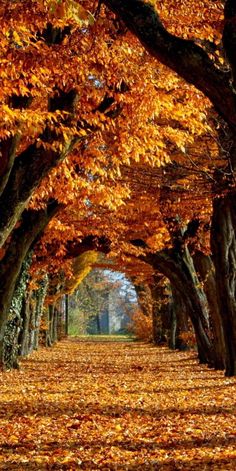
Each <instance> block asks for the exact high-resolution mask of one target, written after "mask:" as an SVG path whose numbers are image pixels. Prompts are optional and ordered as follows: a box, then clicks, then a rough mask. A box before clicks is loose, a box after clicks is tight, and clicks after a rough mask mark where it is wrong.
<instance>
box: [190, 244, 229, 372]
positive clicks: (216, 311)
mask: <svg viewBox="0 0 236 471" xmlns="http://www.w3.org/2000/svg"><path fill="white" fill-rule="evenodd" d="M193 260H194V265H195V267H196V270H197V271H198V273H199V276H200V280H201V282H202V283H203V284H204V291H205V293H206V296H207V299H208V306H209V319H210V330H211V334H212V337H213V346H214V350H215V355H214V362H215V364H214V366H215V368H216V369H218V370H224V369H225V342H224V332H223V325H222V319H221V315H220V306H219V302H218V296H217V287H216V279H215V268H214V265H213V262H212V260H211V257H210V256H208V255H205V254H204V253H202V252H200V251H199V250H198V251H196V252H195V254H194V255H193Z"/></svg>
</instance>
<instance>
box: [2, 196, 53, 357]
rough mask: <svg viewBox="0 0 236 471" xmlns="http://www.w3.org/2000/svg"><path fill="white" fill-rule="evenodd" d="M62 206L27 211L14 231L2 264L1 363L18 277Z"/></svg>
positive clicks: (51, 205)
mask: <svg viewBox="0 0 236 471" xmlns="http://www.w3.org/2000/svg"><path fill="white" fill-rule="evenodd" d="M59 208H60V206H59V205H58V203H56V202H54V203H52V204H49V205H48V207H47V209H45V210H40V211H31V210H30V211H26V212H25V213H24V216H23V219H22V223H21V226H20V227H19V228H18V229H16V230H15V231H14V233H13V236H12V239H11V244H10V245H9V247H8V249H7V251H6V253H5V256H4V257H3V259H2V260H1V264H0V312H1V317H0V363H1V364H2V362H3V339H4V333H5V328H6V324H7V321H8V317H9V310H10V306H11V302H12V298H13V293H14V290H15V285H16V281H17V278H18V276H19V274H20V271H21V267H22V264H23V261H24V260H25V258H26V255H27V253H28V251H29V250H30V249H31V248H32V246H33V245H34V243H35V242H36V241H37V240H38V237H39V235H40V234H41V233H42V231H43V230H44V228H45V227H46V225H47V224H48V222H49V221H50V219H51V218H52V217H53V216H54V215H55V214H56V212H57V211H58V210H59Z"/></svg>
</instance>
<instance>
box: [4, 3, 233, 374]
mask: <svg viewBox="0 0 236 471" xmlns="http://www.w3.org/2000/svg"><path fill="white" fill-rule="evenodd" d="M0 14H1V19H2V30H1V32H0V45H1V52H2V61H1V66H0V76H1V81H2V86H1V91H0V94H1V108H0V120H1V134H0V139H1V141H0V150H1V159H0V214H1V219H0V247H1V248H0V250H1V252H0V256H1V260H0V358H1V362H2V364H3V366H4V362H5V353H4V352H5V351H6V342H8V346H9V345H11V344H12V345H13V343H14V341H13V337H14V338H15V336H14V335H12V336H11V335H10V332H13V331H15V332H16V331H18V334H19V336H21V337H19V338H21V340H20V345H21V347H20V348H23V347H22V346H23V345H25V342H26V343H27V345H32V342H33V340H32V338H33V337H32V338H31V334H29V324H30V325H35V326H37V327H35V328H34V329H33V330H32V331H34V332H36V331H37V329H38V325H39V319H40V318H41V319H42V318H43V314H42V312H43V310H41V308H39V307H37V306H41V305H42V306H43V305H44V306H45V305H47V306H55V303H56V302H58V299H59V298H60V297H61V296H62V295H64V293H65V292H69V291H72V290H73V289H75V288H76V286H77V284H78V283H79V282H80V281H81V280H82V279H83V278H84V276H85V275H86V274H87V273H88V272H89V271H90V269H91V266H92V265H93V264H94V263H98V260H97V251H102V252H103V253H105V254H109V260H112V263H113V267H114V268H117V269H119V270H121V271H123V272H125V273H126V274H127V276H128V277H130V278H131V279H132V280H134V282H135V284H136V285H138V286H148V289H149V290H150V292H151V293H152V299H154V301H155V302H158V301H156V299H157V298H158V299H159V297H160V294H158V293H159V281H157V280H159V275H158V274H159V273H161V274H163V275H164V276H165V277H167V278H168V280H169V281H170V284H171V290H172V296H173V299H174V300H175V303H174V304H175V309H174V315H173V318H175V319H177V324H178V327H175V328H174V327H173V332H175V333H176V332H177V331H178V329H179V330H181V329H184V327H183V326H184V325H185V324H186V321H185V319H183V316H182V315H181V312H182V313H184V316H187V317H188V318H189V319H191V322H192V325H193V328H194V332H195V335H196V342H197V347H198V354H199V359H200V361H201V362H204V363H207V364H209V365H210V366H213V367H215V368H221V369H225V371H226V374H227V375H228V376H231V375H235V374H236V300H235V290H236V276H235V275H236V271H235V270H236V266H235V260H236V241H235V229H236V214H235V177H234V175H235V173H234V172H235V165H236V142H235V126H236V100H235V98H236V97H235V93H236V92H235V86H234V81H235V77H234V75H235V69H236V62H235V61H236V58H235V57H234V56H235V54H234V50H235V25H236V22H235V17H236V11H235V5H234V2H233V0H227V1H225V2H224V1H222V0H217V1H216V2H214V3H213V4H210V5H209V2H207V1H203V2H202V3H201V6H199V4H198V3H197V2H196V1H195V0H188V1H187V2H183V3H181V5H179V4H177V2H176V1H174V0H173V1H171V2H169V1H168V2H167V1H164V2H162V3H161V5H160V2H158V1H157V2H155V1H154V2H152V3H151V4H150V3H147V2H146V1H143V0H129V1H127V2H123V1H122V0H104V2H102V4H101V3H100V2H99V3H97V2H95V1H93V0H84V1H83V2H81V3H77V2H76V1H75V0H65V1H59V2H56V1H53V0H47V1H41V0H37V1H32V0H26V1H25V2H21V1H18V0H16V1H14V2H7V1H2V2H1V6H0ZM180 19H181V21H180ZM104 263H105V265H107V264H108V265H109V263H111V262H109V261H106V262H104ZM25 266H27V277H26V275H24V273H25ZM24 276H25V277H26V278H27V280H28V281H27V285H26V284H24V288H23V290H21V289H20V288H19V286H21V283H22V281H21V280H22V277H23V278H24ZM45 280H47V282H46V281H45ZM68 280H69V281H68ZM45 286H47V289H46V288H45ZM19 289H20V291H19ZM38 292H40V293H41V292H43V293H44V294H43V295H42V296H43V298H41V295H39V294H36V293H38ZM20 293H21V294H20ZM22 293H23V294H24V296H23V295H22ZM38 297H39V298H38ZM37 299H39V301H37ZM16 300H17V302H16ZM43 300H44V302H43ZM26 301H27V302H26ZM155 302H154V304H153V305H155ZM27 303H28V304H27ZM37 303H39V305H38V304H37ZM16 306H17V307H16ZM28 306H31V307H30V309H29V308H28ZM32 306H34V307H32ZM35 306H36V307H35ZM50 309H51V311H50ZM50 309H49V310H48V308H47V309H46V312H47V314H46V316H51V323H50V325H51V326H52V325H54V327H55V325H56V321H55V322H54V321H52V319H53V318H54V317H53V316H54V314H52V312H54V308H53V307H50ZM19 312H21V314H20V319H22V320H20V321H19ZM29 312H31V314H29ZM32 312H34V314H32ZM39 312H40V315H39V314H38V313H39ZM17 318H18V321H17ZM29 319H31V320H29ZM32 319H33V320H32ZM10 322H12V324H11V325H10V324H9V323H10ZM24 322H25V324H24ZM19 324H20V325H21V326H22V325H24V326H25V328H24V329H23V328H22V327H21V328H20V329H19ZM174 325H175V326H176V322H174V323H173V326H174ZM13 326H15V327H13ZM27 326H28V327H27ZM14 329H15V330H14ZM176 329H177V330H176ZM32 331H30V332H31V333H32ZM46 331H48V329H46ZM52 333H53V331H51V336H52ZM18 334H17V335H18ZM34 335H35V338H38V334H32V336H34ZM47 335H48V334H47ZM173 335H174V334H173ZM6 336H7V338H8V340H7V341H6ZM25 337H27V340H25ZM30 338H31V340H29V339H30ZM172 340H173V341H172V344H173V345H175V344H176V342H175V339H174V337H173V339H172ZM17 342H18V341H17ZM30 342H31V343H30ZM18 343H19V342H18ZM48 343H50V340H49V341H48ZM177 344H178V342H177ZM14 345H15V344H14ZM35 345H36V346H37V340H36V344H35ZM14 348H15V347H14ZM14 348H13V347H12V349H11V347H9V348H8V350H9V351H13V350H14ZM17 348H18V347H17ZM24 348H25V347H24ZM24 348H23V350H22V351H23V352H25V353H26V351H27V348H26V349H25V350H24ZM29 349H31V347H29ZM14 362H15V360H14V361H12V364H14Z"/></svg>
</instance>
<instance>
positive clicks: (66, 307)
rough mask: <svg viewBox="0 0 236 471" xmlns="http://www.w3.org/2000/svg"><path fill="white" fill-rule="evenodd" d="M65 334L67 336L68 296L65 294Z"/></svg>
mask: <svg viewBox="0 0 236 471" xmlns="http://www.w3.org/2000/svg"><path fill="white" fill-rule="evenodd" d="M65 334H66V336H68V334H69V295H68V294H65Z"/></svg>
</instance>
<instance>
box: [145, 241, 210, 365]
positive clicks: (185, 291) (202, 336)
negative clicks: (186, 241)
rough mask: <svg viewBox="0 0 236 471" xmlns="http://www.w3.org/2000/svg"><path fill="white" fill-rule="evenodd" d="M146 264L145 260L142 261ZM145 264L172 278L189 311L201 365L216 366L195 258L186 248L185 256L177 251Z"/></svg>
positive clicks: (150, 257)
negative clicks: (193, 258) (194, 263)
mask: <svg viewBox="0 0 236 471" xmlns="http://www.w3.org/2000/svg"><path fill="white" fill-rule="evenodd" d="M142 259H143V260H145V257H142ZM146 262H147V263H150V264H151V265H152V266H153V268H154V269H155V270H157V271H159V272H161V273H163V274H164V275H165V276H166V277H167V278H169V280H170V282H171V284H172V285H173V286H174V287H175V288H176V289H177V290H178V291H179V293H181V296H182V299H183V300H184V303H185V306H186V310H187V312H188V315H189V317H190V319H191V322H192V324H193V327H194V331H195V335H196V341H197V346H198V357H199V360H200V362H201V363H208V365H210V366H212V364H214V352H213V348H212V344H211V341H210V339H209V336H208V333H207V330H208V321H209V319H208V307H207V299H206V296H205V294H204V292H203V290H202V288H201V285H200V283H199V280H198V277H197V274H196V271H195V268H194V265H193V261H192V258H191V256H190V254H189V252H188V249H187V247H185V248H184V250H183V251H182V252H177V251H176V250H175V249H169V250H162V251H160V252H157V253H156V254H148V255H147V256H146Z"/></svg>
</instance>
